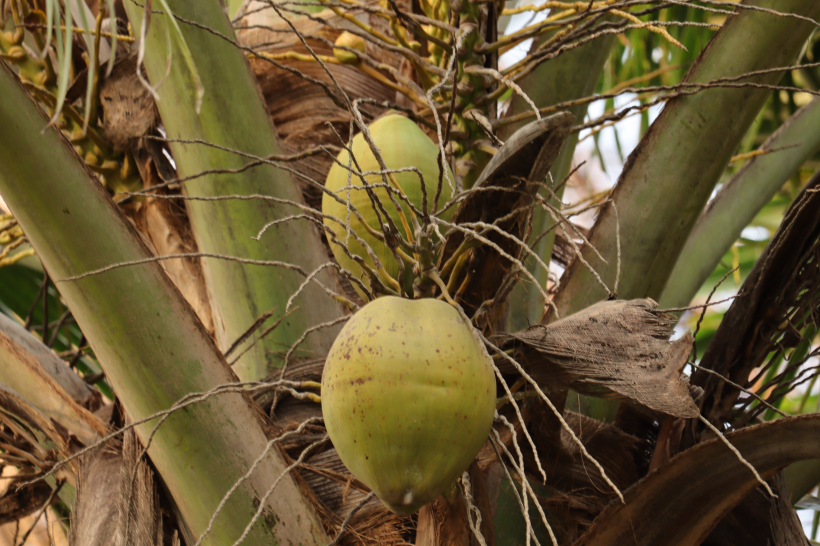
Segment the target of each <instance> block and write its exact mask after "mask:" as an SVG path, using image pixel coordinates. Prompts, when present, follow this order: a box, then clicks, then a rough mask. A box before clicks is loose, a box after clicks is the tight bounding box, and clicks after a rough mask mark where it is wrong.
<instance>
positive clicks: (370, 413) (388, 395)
mask: <svg viewBox="0 0 820 546" xmlns="http://www.w3.org/2000/svg"><path fill="white" fill-rule="evenodd" d="M495 403H496V391H495V375H494V373H493V368H492V363H491V361H490V358H489V356H488V355H487V353H486V351H485V350H484V348H483V346H482V345H481V344H480V342H479V341H478V339H477V338H476V337H475V336H474V334H473V332H472V331H471V328H470V327H469V326H468V325H467V324H465V323H464V321H463V320H462V318H461V316H460V315H459V313H458V312H457V311H456V310H455V309H454V308H453V307H451V306H450V305H449V304H447V303H444V302H442V301H439V300H436V299H419V300H409V299H403V298H396V297H390V296H387V297H382V298H378V299H376V300H374V301H372V302H370V303H369V304H367V305H366V306H365V307H363V308H362V309H361V310H359V311H358V312H357V313H356V314H355V315H354V316H353V318H351V319H350V321H348V323H347V324H346V325H345V327H344V329H342V331H341V333H340V334H339V336H338V337H337V338H336V341H335V342H334V344H333V347H331V349H330V353H329V354H328V357H327V360H326V362H325V368H324V372H323V374H322V414H323V415H324V420H325V426H326V427H327V431H328V434H329V435H330V439H331V441H332V442H333V445H334V447H335V448H336V451H337V452H338V453H339V457H341V459H342V462H344V464H345V465H346V466H347V468H348V469H349V470H350V472H352V473H353V475H354V476H356V477H357V478H358V479H359V480H361V481H362V482H363V483H365V484H366V485H367V486H368V487H370V488H371V489H372V490H373V491H374V492H375V493H376V495H377V496H378V497H379V498H380V499H381V500H382V502H383V503H384V504H385V505H386V506H387V507H388V508H390V509H391V510H393V511H394V512H397V513H400V514H410V513H413V512H415V511H416V510H418V509H419V508H420V507H422V506H423V505H425V504H427V503H429V502H431V501H432V500H434V499H435V498H436V497H437V496H438V495H439V494H441V493H443V492H445V491H446V490H447V489H448V488H449V487H450V486H451V485H452V484H453V483H454V482H455V481H456V479H457V478H458V477H459V476H460V475H461V474H462V472H464V471H465V470H467V468H468V467H469V466H470V463H471V462H472V461H473V460H474V459H475V456H476V454H477V453H478V451H479V450H480V449H481V447H482V446H483V445H484V442H485V441H486V440H487V436H488V434H489V433H490V428H491V426H492V423H493V415H494V414H495Z"/></svg>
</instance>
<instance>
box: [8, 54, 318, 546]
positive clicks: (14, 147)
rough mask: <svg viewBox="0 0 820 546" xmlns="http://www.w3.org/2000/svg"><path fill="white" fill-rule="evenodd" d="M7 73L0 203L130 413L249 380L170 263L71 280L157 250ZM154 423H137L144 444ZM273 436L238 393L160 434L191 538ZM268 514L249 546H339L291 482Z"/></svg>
mask: <svg viewBox="0 0 820 546" xmlns="http://www.w3.org/2000/svg"><path fill="white" fill-rule="evenodd" d="M0 65H2V67H0V95H2V97H3V100H2V101H0V127H2V128H3V131H2V133H0V195H2V196H3V199H5V201H6V203H7V204H8V206H9V207H10V208H11V210H12V212H13V213H14V215H15V218H17V220H18V221H19V222H20V225H21V226H22V228H23V230H24V231H25V233H26V236H27V237H28V238H29V240H30V241H31V243H32V245H33V246H34V248H35V249H36V250H37V253H38V255H39V257H40V259H41V260H42V262H43V265H44V267H45V268H46V269H47V270H48V272H49V274H50V276H51V278H52V279H54V280H55V282H56V283H57V285H58V286H59V287H60V290H61V292H62V295H63V297H64V298H65V300H66V302H67V303H68V305H69V307H70V308H71V310H72V312H73V315H74V317H75V318H76V320H77V323H78V324H79V325H80V327H81V328H82V330H83V332H84V333H85V335H86V336H87V338H88V340H89V342H90V344H91V347H92V348H93V349H94V352H95V354H96V355H97V357H98V358H99V361H100V363H101V364H102V366H103V370H104V371H105V374H106V376H107V378H108V379H109V381H110V382H111V384H112V385H113V387H114V389H115V390H116V392H117V395H118V397H119V400H120V401H121V403H122V404H123V407H124V408H125V410H126V412H127V413H128V416H129V417H130V418H131V419H133V420H138V419H141V418H144V417H147V416H149V415H152V414H154V413H156V412H158V411H161V410H165V409H168V408H169V407H170V406H171V405H172V404H174V402H176V401H177V400H179V399H180V398H182V397H183V396H185V395H187V394H189V393H193V392H201V391H207V390H210V389H212V388H214V387H216V386H217V385H222V384H229V383H233V382H234V381H236V377H235V375H234V374H233V373H231V370H230V369H229V368H228V366H227V364H226V362H225V360H224V358H223V357H222V356H221V353H220V352H219V350H218V349H217V348H216V347H215V346H214V343H213V341H212V340H211V338H210V337H209V335H208V333H207V332H206V331H205V329H204V327H203V326H202V324H201V323H200V322H199V320H198V319H197V317H196V315H195V314H194V312H193V310H192V309H191V307H190V306H189V305H188V303H187V302H186V301H185V299H184V298H183V297H182V295H181V294H180V293H179V291H178V290H177V289H176V288H175V287H174V285H173V284H172V282H171V281H170V279H169V278H168V277H167V276H166V275H165V273H164V271H163V269H162V267H161V266H160V264H159V263H157V262H151V263H145V264H142V265H134V266H127V267H121V268H117V269H113V270H111V271H107V272H105V273H101V274H96V275H92V276H88V277H85V278H82V279H78V280H73V281H71V280H65V279H68V278H70V277H73V276H76V275H81V274H84V273H88V272H92V271H94V270H97V269H100V268H103V267H106V266H111V265H114V264H118V263H121V262H129V261H134V260H145V259H148V258H150V257H151V254H150V252H149V250H148V249H147V248H146V247H145V245H144V244H143V243H142V241H141V239H140V238H139V235H138V234H137V232H136V231H135V229H134V228H133V227H132V226H131V224H130V223H129V222H128V220H127V219H126V218H125V216H123V215H122V213H121V212H120V211H119V210H118V209H117V207H116V205H115V204H114V202H113V201H112V200H111V198H110V197H109V195H108V193H107V192H106V191H105V190H104V189H103V187H102V186H101V185H100V183H99V182H98V181H97V180H96V178H95V176H94V175H93V173H91V171H89V170H88V169H87V168H86V167H85V165H84V164H83V163H82V162H81V160H80V158H79V157H78V156H77V155H76V153H75V152H74V149H73V148H72V146H71V145H70V143H69V142H68V141H67V140H66V139H65V138H64V137H63V136H62V135H61V134H60V133H59V131H57V130H56V129H55V128H53V127H51V128H48V129H46V130H45V131H43V128H44V127H45V126H46V123H47V122H48V120H47V118H46V117H45V116H44V115H43V113H42V112H41V111H40V110H39V109H38V108H37V106H36V105H35V104H34V102H33V100H32V99H31V96H30V95H29V94H28V92H27V91H26V90H25V89H24V88H23V87H22V86H21V84H20V82H19V81H18V80H17V79H16V77H15V76H14V75H13V73H12V72H11V70H10V69H9V68H8V67H6V65H5V64H3V63H0ZM166 85H168V84H166ZM154 423H155V421H152V422H150V423H147V424H144V425H141V426H139V427H137V434H138V435H139V437H140V439H141V441H142V442H143V443H145V442H146V441H147V439H148V435H149V434H150V432H151V429H152V426H153V424H154ZM267 441H268V440H267V438H266V436H265V434H264V432H263V423H262V417H261V416H260V414H259V412H258V410H257V409H256V407H255V406H254V405H253V404H252V403H251V402H250V401H249V399H248V397H247V395H244V394H238V393H235V394H223V395H219V396H214V397H211V398H210V399H208V400H207V401H206V402H204V403H201V404H197V405H194V406H191V407H188V408H187V409H185V410H183V411H179V412H176V413H174V414H173V415H172V416H171V417H170V418H169V419H168V420H167V421H166V422H165V424H164V425H163V426H162V428H160V429H159V431H158V433H157V434H156V436H155V437H154V439H153V443H152V444H151V447H150V449H149V452H148V453H149V455H150V457H151V460H152V462H153V464H154V466H155V468H156V469H157V471H158V472H159V474H160V475H161V476H162V479H163V482H164V484H165V487H166V488H167V490H168V492H169V493H170V495H171V497H172V498H173V501H174V503H175V504H176V506H177V507H178V509H179V514H180V516H181V521H182V527H183V530H184V531H185V533H186V535H187V536H186V540H187V542H188V543H189V544H193V543H194V542H195V540H196V537H198V536H199V535H200V533H202V531H203V530H204V529H205V528H206V526H207V525H208V522H209V520H210V518H211V515H212V514H213V513H214V510H215V509H216V507H217V505H218V504H219V502H220V501H221V500H222V498H223V496H224V495H225V493H226V492H227V491H228V489H229V488H230V487H231V486H232V485H233V484H234V483H235V482H236V481H237V479H238V478H239V477H240V476H242V475H243V474H244V473H245V472H247V470H248V469H249V467H250V465H251V464H252V463H253V461H254V460H255V459H256V458H257V457H258V456H259V455H260V454H261V453H262V452H263V450H264V448H265V445H266V443H267ZM284 468H285V465H284V462H283V461H282V459H281V458H280V457H279V456H278V454H272V455H271V456H270V457H267V458H266V459H264V460H263V461H262V462H261V464H260V465H259V467H258V468H257V470H256V471H255V472H254V473H253V475H252V476H251V477H250V479H249V480H248V481H246V482H245V483H244V484H243V485H242V486H240V487H239V489H238V490H237V491H236V493H235V494H234V495H233V496H232V497H231V499H230V501H229V502H228V503H227V504H226V506H225V508H224V510H223V511H222V513H221V514H220V516H219V517H218V518H217V519H216V521H215V523H214V528H213V530H212V532H211V533H210V535H209V536H208V537H207V539H206V541H205V542H204V544H214V545H216V544H219V545H224V544H232V543H233V542H234V541H235V540H236V539H237V538H238V537H239V536H240V535H241V534H242V532H243V530H244V528H245V526H246V525H247V524H248V523H249V522H250V520H251V518H252V517H253V515H254V514H255V512H256V503H257V502H258V499H260V498H261V497H262V495H263V494H264V493H265V491H266V490H267V489H268V488H269V487H270V486H271V484H272V483H273V482H274V480H276V479H277V477H279V476H280V475H281V474H282V472H283V470H284ZM263 516H264V517H263V518H260V519H259V520H258V522H257V524H256V525H254V527H253V528H252V529H251V533H250V535H249V536H248V538H247V541H248V542H247V543H248V544H270V543H285V544H287V543H289V542H292V543H294V544H326V543H327V536H326V535H325V532H324V529H323V527H322V524H321V522H320V521H319V519H318V517H317V516H316V514H315V513H313V511H312V510H311V508H310V506H309V505H308V502H307V500H306V499H305V498H304V496H303V495H302V494H301V492H300V490H299V488H298V486H297V485H296V482H295V481H294V480H293V478H292V477H291V476H290V475H287V476H285V478H284V479H283V480H282V482H281V483H280V484H279V486H278V489H277V490H276V494H275V495H273V496H272V497H271V498H270V499H269V501H268V503H267V505H266V507H265V512H264V514H263ZM268 522H277V523H276V524H275V525H274V524H273V523H268Z"/></svg>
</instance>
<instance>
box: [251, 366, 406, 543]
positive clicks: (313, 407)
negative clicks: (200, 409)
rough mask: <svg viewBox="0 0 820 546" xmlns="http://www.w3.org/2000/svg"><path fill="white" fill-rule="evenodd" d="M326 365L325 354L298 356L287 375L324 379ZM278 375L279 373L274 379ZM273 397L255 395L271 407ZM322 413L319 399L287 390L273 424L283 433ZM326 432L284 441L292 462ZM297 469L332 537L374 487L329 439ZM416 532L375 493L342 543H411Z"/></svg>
mask: <svg viewBox="0 0 820 546" xmlns="http://www.w3.org/2000/svg"><path fill="white" fill-rule="evenodd" d="M323 367H324V359H309V360H297V361H295V362H292V363H291V364H290V365H289V366H288V369H287V370H286V372H285V377H284V378H285V379H288V380H295V381H318V380H319V379H321V374H322V368H323ZM278 378H279V374H278V373H277V374H275V376H274V377H271V378H270V379H271V380H274V379H278ZM272 398H273V393H262V394H260V395H257V396H255V400H256V401H257V403H259V404H260V406H261V407H262V408H263V409H265V410H266V411H269V410H270V406H271V402H272ZM321 415H322V411H321V408H320V407H319V405H318V404H315V403H313V402H310V401H305V400H298V399H295V398H293V397H292V396H290V395H288V394H285V395H283V396H282V397H281V400H280V401H279V403H278V404H277V406H276V409H275V415H274V419H275V420H274V423H273V425H274V427H275V428H276V429H277V430H278V432H279V433H281V432H282V431H288V430H295V429H296V428H297V427H298V426H299V425H300V424H301V423H303V422H304V421H306V420H308V419H310V418H315V417H321ZM326 434H327V431H326V430H325V429H324V427H323V426H322V425H320V424H317V425H315V426H308V427H306V428H305V430H304V431H303V432H302V434H300V435H297V436H293V437H290V438H288V439H286V440H284V441H283V442H282V443H281V448H282V450H283V451H284V452H285V454H286V456H287V457H289V458H290V459H291V461H293V460H296V459H297V458H298V457H299V454H300V453H301V452H302V450H304V449H305V448H306V447H307V446H309V445H310V444H312V443H313V442H315V441H317V440H319V439H320V438H322V437H324V436H325V435H326ZM294 474H295V477H296V479H297V482H298V483H299V484H300V487H302V489H303V492H305V494H306V495H307V496H308V498H309V499H310V500H311V502H313V503H314V506H315V507H316V510H317V512H318V513H319V515H320V516H321V518H322V521H323V523H324V525H325V527H326V529H327V531H328V534H329V535H330V536H335V535H336V533H337V532H338V530H339V527H340V526H341V524H342V521H344V519H345V518H346V517H347V516H348V515H349V514H350V513H351V511H352V510H354V509H355V508H356V507H358V506H359V505H360V504H361V502H362V500H363V499H364V498H365V496H366V495H367V494H368V493H369V492H370V490H369V489H368V488H367V486H365V485H364V484H363V483H361V482H360V481H359V480H357V479H356V478H355V477H354V476H353V475H352V474H350V472H349V471H348V470H347V468H346V467H345V466H344V463H342V460H341V459H340V458H339V455H338V454H337V453H336V450H335V449H334V448H333V446H332V445H331V444H330V443H329V442H328V443H327V444H326V445H325V446H323V448H322V449H320V450H319V451H317V452H316V453H314V454H312V455H310V456H309V457H308V458H307V459H306V460H305V461H304V462H303V463H302V464H301V465H300V466H299V467H298V468H297V469H296V470H294ZM414 532H415V524H414V522H413V520H412V518H410V517H405V516H399V515H397V514H394V513H393V512H391V511H389V510H388V509H387V508H385V507H384V505H383V504H382V503H381V501H379V500H378V499H377V498H375V497H373V498H371V499H370V500H369V501H367V502H366V503H365V504H364V506H362V507H361V508H360V509H359V510H358V511H357V512H356V514H355V515H354V516H353V518H352V519H351V521H350V522H349V523H348V527H347V530H346V531H345V535H344V536H343V537H342V539H341V540H340V544H342V545H353V544H364V545H368V546H370V545H374V546H375V545H387V546H399V545H401V544H406V543H407V542H406V541H407V538H408V537H411V536H412V534H413V533H414Z"/></svg>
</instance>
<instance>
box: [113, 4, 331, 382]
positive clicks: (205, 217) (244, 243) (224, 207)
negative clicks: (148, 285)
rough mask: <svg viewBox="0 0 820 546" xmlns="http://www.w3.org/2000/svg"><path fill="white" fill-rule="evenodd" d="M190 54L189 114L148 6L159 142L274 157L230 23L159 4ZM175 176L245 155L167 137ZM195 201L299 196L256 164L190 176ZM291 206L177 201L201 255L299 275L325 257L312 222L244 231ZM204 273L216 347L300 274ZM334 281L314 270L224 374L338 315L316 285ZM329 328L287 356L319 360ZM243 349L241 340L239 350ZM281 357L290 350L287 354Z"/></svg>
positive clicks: (163, 23)
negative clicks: (289, 308) (290, 304)
mask: <svg viewBox="0 0 820 546" xmlns="http://www.w3.org/2000/svg"><path fill="white" fill-rule="evenodd" d="M168 5H169V6H170V8H171V9H172V10H173V13H174V15H176V16H178V17H179V25H180V29H181V32H182V35H183V37H184V40H185V43H187V46H188V50H190V53H191V57H192V60H193V63H194V64H195V66H196V73H197V74H198V75H199V80H200V81H201V83H202V86H203V87H204V89H205V94H204V97H203V100H202V105H201V110H200V111H199V113H197V111H196V100H195V99H194V94H195V86H194V84H193V82H192V72H191V70H190V69H189V66H188V65H187V64H186V63H184V62H182V58H183V55H184V53H185V52H184V51H183V50H182V48H181V47H180V46H179V45H178V44H177V43H175V42H173V41H171V44H170V47H171V50H170V51H169V50H168V47H169V40H168V39H167V36H166V35H167V32H176V31H175V30H173V29H171V28H166V27H168V25H169V24H170V23H169V21H168V17H167V16H166V15H164V14H154V15H153V16H152V18H151V26H150V30H149V31H148V35H147V38H146V58H145V69H146V72H147V74H148V77H149V79H150V81H152V82H155V83H156V82H160V81H162V80H163V79H164V78H165V74H166V71H167V69H168V66H167V60H168V57H169V55H170V56H171V59H172V61H171V67H170V73H169V74H168V76H167V79H165V82H164V83H163V85H162V87H161V88H160V89H159V90H158V92H159V96H160V100H159V101H158V102H157V106H158V107H159V112H160V115H161V117H162V123H163V125H164V126H165V130H166V132H167V135H168V138H169V139H201V140H203V141H206V142H208V143H212V144H216V145H219V146H224V147H226V148H230V149H232V150H239V151H241V152H245V153H249V154H252V155H254V156H257V157H267V156H270V155H272V154H281V153H282V152H281V149H280V147H279V145H278V144H277V142H276V133H275V131H274V128H273V125H272V123H271V121H270V116H269V114H268V111H267V109H266V107H265V105H264V103H263V102H262V99H261V97H260V95H259V91H258V90H257V87H256V80H255V79H254V76H253V74H252V72H251V70H250V68H249V65H248V62H247V60H246V59H245V54H244V52H243V51H241V50H240V49H238V48H237V47H236V46H235V45H234V44H232V43H231V42H229V41H228V40H234V39H235V38H234V33H233V29H232V28H231V24H230V21H229V19H228V17H227V16H226V14H225V11H224V9H223V7H222V6H221V4H220V2H219V1H218V0H207V1H204V0H203V1H199V2H189V1H184V0H168ZM125 7H126V9H127V11H128V15H129V18H130V20H131V24H132V25H133V26H134V28H135V33H137V34H139V32H140V26H141V21H142V17H143V14H142V9H141V8H139V6H137V5H136V4H134V3H133V2H126V3H125ZM183 20H189V21H195V22H196V23H197V24H201V25H203V27H207V28H209V29H213V31H215V32H217V33H219V34H221V35H222V36H223V37H224V38H223V37H219V36H217V35H214V34H212V33H210V32H208V31H207V30H203V29H202V28H197V27H196V26H193V25H191V24H187V23H185V22H184V21H183ZM170 147H171V151H172V152H173V156H174V161H175V162H176V166H177V173H178V174H179V176H180V177H184V176H190V175H194V174H198V173H201V172H202V171H205V170H208V169H237V168H241V167H243V166H244V165H246V164H247V163H249V162H251V161H252V160H251V159H249V158H247V157H241V156H239V155H236V154H232V153H229V152H225V151H222V150H217V149H215V148H213V147H210V146H206V145H203V144H181V143H171V144H170ZM184 190H185V193H186V194H187V195H189V196H194V197H214V196H222V195H232V194H243V195H250V194H263V195H269V196H274V197H278V198H281V199H288V200H291V201H295V202H301V201H302V198H301V195H300V192H299V190H298V189H297V187H296V185H295V184H294V183H293V180H292V179H291V177H290V175H289V174H288V173H287V172H286V171H284V170H280V169H277V168H275V167H273V166H271V165H259V166H256V167H253V168H250V169H248V170H246V171H244V172H242V173H238V174H212V175H207V176H203V177H200V178H196V179H194V180H191V181H190V182H188V183H185V186H184ZM300 213H301V211H300V210H299V209H297V208H296V207H293V206H286V205H279V204H273V203H271V202H269V201H259V200H253V201H236V200H228V201H216V202H202V201H192V202H188V214H189V217H190V219H191V227H192V229H193V232H194V236H195V238H196V241H197V244H198V247H199V250H200V252H207V253H214V254H223V255H230V256H240V257H242V258H250V259H254V260H278V261H282V262H288V263H293V264H296V265H298V266H300V267H301V268H302V269H303V270H304V271H305V272H306V273H307V274H309V273H310V272H312V271H314V270H315V269H316V268H317V267H319V266H320V265H321V264H323V263H326V262H328V261H329V260H328V257H327V254H326V252H325V250H324V248H323V247H322V245H321V242H320V240H319V237H318V234H317V232H316V228H315V227H314V226H313V224H312V223H311V222H309V221H308V220H304V219H301V220H292V221H288V222H286V223H284V224H280V225H278V226H275V227H272V228H271V229H269V230H268V231H267V232H266V233H265V234H264V235H263V236H262V239H261V240H260V241H255V240H253V239H251V237H255V236H256V235H257V233H258V232H259V230H260V229H262V227H263V226H265V225H266V224H267V223H269V222H270V221H272V220H275V219H280V218H284V217H286V216H290V215H294V214H300ZM203 271H204V274H205V282H206V285H207V287H208V293H209V296H210V298H211V305H212V309H213V314H214V327H215V330H216V339H217V345H218V346H219V347H220V349H222V350H223V351H224V350H226V349H227V348H228V347H230V346H231V344H232V343H233V342H234V341H235V340H236V339H237V338H239V336H240V335H242V333H243V332H245V331H246V330H247V329H248V327H250V326H251V324H253V323H254V321H255V320H256V319H257V318H258V317H259V316H260V315H262V314H263V313H266V312H269V311H274V315H273V317H272V319H271V320H276V319H277V318H280V317H282V316H283V315H284V314H285V306H286V304H287V301H288V298H289V297H290V296H291V295H292V294H294V293H295V292H296V290H297V289H298V288H299V286H300V284H301V283H302V282H303V281H304V280H305V277H304V276H302V275H300V274H299V273H296V272H294V271H290V270H287V269H284V268H282V267H260V266H254V265H244V264H239V263H236V262H231V261H227V260H217V259H206V260H203ZM316 281H319V282H321V283H322V284H323V285H324V286H327V287H328V288H335V282H334V279H333V277H332V275H331V274H330V273H328V271H323V272H322V273H321V274H319V275H318V276H317V277H316V280H315V281H314V282H312V283H311V284H310V285H309V286H308V287H307V288H306V289H305V291H304V292H303V293H302V294H301V295H300V296H299V297H298V298H297V299H296V300H295V302H294V305H295V306H297V307H298V309H297V310H296V311H295V312H294V313H293V314H292V315H290V316H289V317H288V320H286V321H283V322H282V324H281V325H280V326H279V327H278V328H276V329H275V330H274V331H273V332H271V333H270V334H269V335H268V336H267V337H265V338H264V339H263V340H262V341H261V342H259V343H257V344H256V345H255V346H254V348H253V349H251V350H250V351H248V352H247V353H245V354H244V356H242V358H241V359H240V360H239V362H238V363H237V364H236V365H235V366H234V371H235V372H236V373H237V375H239V377H240V378H242V379H243V380H252V379H259V378H262V377H265V376H267V375H268V374H269V373H270V371H271V370H270V368H272V367H277V366H281V365H282V362H283V358H284V355H285V354H286V353H287V352H288V349H289V348H290V347H291V346H292V345H293V344H294V342H295V341H296V340H297V339H299V338H300V337H301V336H302V334H303V333H304V332H305V330H306V329H308V328H310V327H311V326H314V325H317V324H319V323H323V322H327V321H331V320H333V319H336V318H338V317H339V316H341V310H340V309H339V306H338V305H337V303H336V302H335V301H334V300H333V299H332V298H331V297H330V296H328V295H327V294H326V293H325V291H324V290H323V289H322V288H321V287H320V286H319V285H318V284H317V282H316ZM338 330H339V328H338V327H336V328H325V329H320V330H318V331H315V332H313V333H311V334H310V335H308V336H307V338H306V340H305V342H304V343H303V344H302V345H300V349H301V350H300V351H299V352H297V353H296V354H295V355H293V357H304V356H323V355H325V354H327V350H328V349H329V348H330V345H331V344H332V343H333V340H334V339H335V337H336V334H337V332H338ZM240 349H242V347H240ZM293 357H292V358H293Z"/></svg>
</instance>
